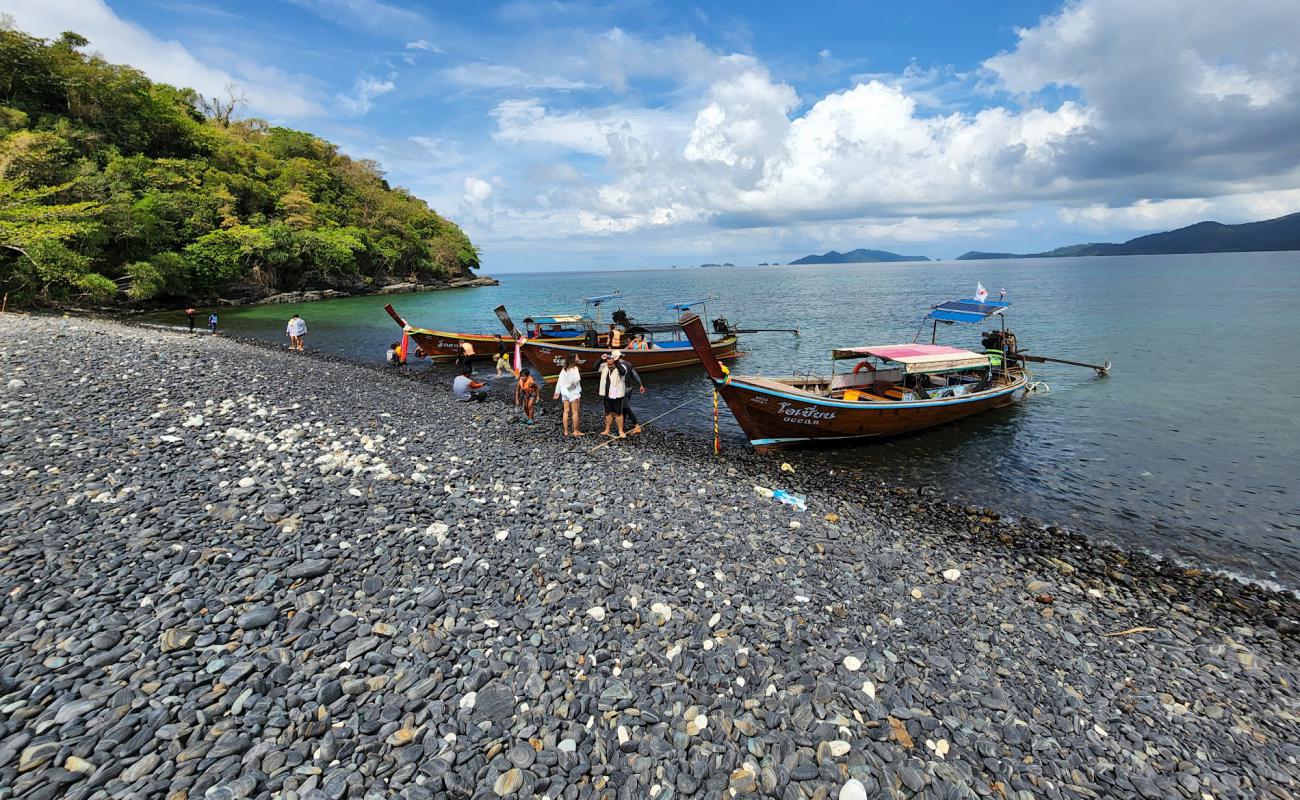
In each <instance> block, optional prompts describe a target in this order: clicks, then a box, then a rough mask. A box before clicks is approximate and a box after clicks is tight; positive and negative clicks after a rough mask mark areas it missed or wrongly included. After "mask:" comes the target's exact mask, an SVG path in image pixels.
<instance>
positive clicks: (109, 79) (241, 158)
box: [0, 29, 479, 303]
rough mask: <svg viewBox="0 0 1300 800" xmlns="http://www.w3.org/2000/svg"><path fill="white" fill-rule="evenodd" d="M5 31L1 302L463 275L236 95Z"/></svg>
mask: <svg viewBox="0 0 1300 800" xmlns="http://www.w3.org/2000/svg"><path fill="white" fill-rule="evenodd" d="M88 45H89V43H88V42H87V40H86V39H85V38H83V37H82V36H79V35H78V34H75V33H71V32H69V33H65V34H63V35H62V36H61V37H60V38H58V39H56V40H53V41H51V40H45V39H38V38H35V37H32V36H28V35H26V34H24V33H21V32H19V31H16V30H12V29H0V290H2V291H4V292H8V293H10V294H11V301H12V300H17V301H19V302H49V303H58V302H67V301H71V300H78V299H82V298H90V299H93V300H95V301H99V302H104V301H110V300H113V299H115V298H116V299H126V298H129V299H132V300H149V299H153V298H176V299H210V298H213V297H217V296H220V295H221V293H223V292H226V291H231V290H236V291H237V290H239V289H240V288H244V289H250V290H253V291H258V290H260V291H261V292H263V293H268V292H271V291H282V290H289V289H297V288H302V287H304V286H308V285H311V286H329V285H340V286H359V285H364V284H382V283H387V282H394V281H425V282H427V281H429V280H438V279H445V278H448V277H453V276H464V275H467V274H469V270H471V269H476V268H477V267H478V266H479V260H478V251H477V249H476V248H475V247H474V245H473V244H472V243H471V242H470V241H469V238H468V237H466V236H465V234H464V232H463V231H461V229H460V228H459V227H457V226H456V225H455V224H454V223H452V222H450V221H448V220H446V219H445V218H443V217H442V216H440V215H438V214H437V213H436V212H434V211H433V210H432V209H430V208H429V207H428V205H427V204H425V202H424V201H422V200H420V199H418V198H416V197H414V196H412V195H411V194H410V193H409V192H407V191H406V190H404V189H401V188H394V187H391V186H389V185H388V182H387V181H385V180H384V177H383V173H382V172H381V171H380V169H379V167H378V165H377V164H375V163H374V162H372V161H366V160H356V159H352V158H349V157H348V156H347V155H345V154H343V153H340V152H339V150H338V148H337V147H336V146H335V145H333V144H331V143H329V142H327V141H325V140H323V139H320V138H319V137H316V136H313V135H312V134H309V133H304V132H302V131H296V130H291V129H288V128H281V127H273V126H270V125H268V124H267V123H266V122H264V121H262V120H259V119H251V118H250V119H238V118H236V115H235V111H236V109H237V107H238V103H239V100H240V98H239V95H238V94H237V90H235V88H234V87H230V89H229V98H226V99H221V98H205V97H201V96H199V95H198V94H197V93H196V92H195V91H194V90H192V89H178V88H176V87H173V86H169V85H167V84H163V83H155V82H153V81H150V80H149V79H148V78H146V77H145V76H144V75H143V74H142V73H140V72H139V71H137V70H135V69H132V68H131V67H128V66H123V65H119V64H109V63H107V62H106V61H105V60H104V59H103V58H101V57H100V56H99V55H97V54H89V53H87V52H86V50H87V47H88Z"/></svg>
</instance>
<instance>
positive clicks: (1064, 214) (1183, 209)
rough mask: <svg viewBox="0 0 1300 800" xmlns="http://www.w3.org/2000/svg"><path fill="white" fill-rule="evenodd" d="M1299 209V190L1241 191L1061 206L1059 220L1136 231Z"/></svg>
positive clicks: (1104, 230) (1091, 227) (1268, 215)
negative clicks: (1165, 198)
mask: <svg viewBox="0 0 1300 800" xmlns="http://www.w3.org/2000/svg"><path fill="white" fill-rule="evenodd" d="M1297 210H1300V189H1283V190H1278V191H1268V192H1245V193H1242V194H1232V195H1223V196H1219V197H1191V198H1181V199H1174V200H1149V199H1144V200H1139V201H1137V202H1136V203H1131V204H1129V205H1124V206H1108V205H1106V204H1104V203H1094V204H1091V205H1088V206H1083V207H1080V208H1063V209H1061V210H1060V212H1059V216H1060V218H1061V220H1062V221H1063V222H1065V223H1067V224H1069V225H1071V226H1075V227H1078V228H1080V229H1082V230H1085V231H1094V232H1102V233H1107V232H1112V231H1113V232H1117V233H1136V232H1150V231H1162V230H1168V229H1171V228H1181V227H1184V226H1187V225H1191V224H1193V223H1196V222H1201V221H1203V220H1215V221H1217V222H1222V223H1225V224H1228V225H1232V224H1238V223H1242V222H1253V221H1255V220H1260V219H1271V218H1273V217H1280V216H1283V215H1285V214H1292V213H1295V212H1296V211H1297Z"/></svg>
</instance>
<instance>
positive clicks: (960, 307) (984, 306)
mask: <svg viewBox="0 0 1300 800" xmlns="http://www.w3.org/2000/svg"><path fill="white" fill-rule="evenodd" d="M1009 308H1011V303H1010V302H1008V301H1006V300H988V299H984V300H981V299H979V298H977V297H967V298H964V299H961V300H948V301H946V302H943V303H940V304H939V305H937V306H933V307H932V308H931V309H930V313H928V314H926V315H925V318H924V319H922V320H921V327H919V328H917V330H916V335H915V336H913V337H912V341H913V342H915V341H916V340H917V339H920V338H921V332H922V331H924V330H925V323H926V322H932V323H933V324H932V325H931V327H930V344H934V343H935V341H936V340H937V339H938V338H939V323H940V322H942V323H943V324H944V325H954V324H962V325H978V324H981V323H983V322H984V321H985V320H986V319H988V318H989V317H997V318H998V320H999V321H1000V322H1001V323H1002V330H1004V331H1005V330H1006V329H1007V317H1006V311H1007V309H1009Z"/></svg>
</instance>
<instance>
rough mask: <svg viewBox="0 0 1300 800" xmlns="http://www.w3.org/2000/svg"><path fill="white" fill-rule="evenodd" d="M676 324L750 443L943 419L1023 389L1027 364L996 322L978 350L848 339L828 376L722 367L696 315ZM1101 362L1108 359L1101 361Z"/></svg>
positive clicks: (968, 304) (858, 433)
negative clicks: (841, 367)
mask: <svg viewBox="0 0 1300 800" xmlns="http://www.w3.org/2000/svg"><path fill="white" fill-rule="evenodd" d="M1009 305H1010V304H1009V303H1001V302H991V301H984V300H983V299H980V300H958V301H953V302H951V303H944V304H943V305H941V306H938V307H936V308H935V309H934V310H933V311H931V312H930V314H929V315H928V316H927V319H933V320H934V321H935V331H936V332H937V330H938V325H939V323H940V322H944V323H951V322H982V321H984V320H985V319H986V318H987V317H990V316H995V315H996V316H999V317H1001V315H1002V312H1003V311H1005V310H1006V308H1007V307H1008V306H1009ZM681 324H682V328H683V330H684V331H685V332H686V336H687V337H688V338H689V340H690V342H691V344H692V346H694V348H695V352H696V354H697V355H698V356H699V358H700V361H701V363H703V364H704V369H705V371H706V372H707V373H708V375H709V377H710V378H711V379H712V380H713V384H714V387H715V389H716V390H717V392H718V393H719V394H720V395H722V398H723V399H724V400H725V401H726V403H727V407H728V408H730V409H731V413H732V414H733V415H735V417H736V421H737V422H738V423H740V427H741V429H742V430H744V432H745V435H746V437H748V439H749V443H750V444H751V445H753V447H754V448H755V449H756V450H758V451H759V452H766V451H768V450H772V449H777V448H783V447H790V446H794V445H802V444H810V443H833V444H847V443H853V442H862V441H868V440H872V439H881V438H885V437H889V436H897V435H899V434H904V433H910V432H912V431H918V430H922V429H924V428H930V427H934V426H936V425H943V424H945V423H948V422H952V421H954V420H958V419H962V418H963V417H968V416H970V415H972V414H977V413H979V412H981V411H986V410H988V409H991V408H998V407H1000V406H1005V405H1009V404H1011V403H1013V402H1015V401H1017V400H1019V399H1021V398H1023V397H1024V396H1025V394H1026V392H1027V391H1028V383H1029V373H1028V372H1027V371H1026V370H1025V369H1024V367H1023V361H1022V360H1021V359H1020V358H1019V357H1018V356H1019V354H1018V353H1017V352H1016V349H1015V336H1014V334H1012V333H1011V332H1010V331H1007V330H1006V323H1005V320H1004V321H1003V326H1002V330H1001V331H992V332H990V333H988V334H985V352H983V353H976V352H973V351H971V350H963V349H960V348H956V347H945V346H943V345H938V344H934V343H933V338H932V340H931V344H915V343H913V344H897V345H881V346H878V347H850V348H842V349H837V350H834V351H832V353H831V358H832V364H834V362H838V361H843V360H849V359H852V360H855V361H857V362H858V364H857V366H856V367H855V368H854V369H853V370H852V371H851V372H849V373H847V374H839V375H837V374H835V372H834V370H833V369H832V373H831V376H830V377H829V378H823V377H814V376H807V377H801V376H790V377H777V378H765V377H760V376H757V375H731V374H729V372H728V371H727V370H726V368H724V367H723V366H722V365H721V364H720V363H719V362H718V361H717V360H716V359H715V358H713V357H712V353H711V349H710V347H709V338H708V334H707V333H706V332H705V329H704V323H703V322H701V320H700V318H699V317H698V316H697V315H695V314H686V315H685V316H683V318H682V321H681ZM1107 366H1109V364H1108V365H1107Z"/></svg>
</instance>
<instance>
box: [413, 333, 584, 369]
mask: <svg viewBox="0 0 1300 800" xmlns="http://www.w3.org/2000/svg"><path fill="white" fill-rule="evenodd" d="M410 335H411V338H412V339H414V340H415V343H416V345H418V346H419V348H420V349H421V350H423V351H424V352H425V354H426V355H427V356H428V357H429V358H430V359H432V360H433V361H435V362H438V363H448V362H451V361H455V360H457V359H459V358H460V357H461V355H462V354H463V352H464V349H463V348H462V346H461V343H462V342H468V343H469V344H470V346H471V347H473V348H474V355H473V356H471V358H473V359H482V358H494V357H495V356H496V354H497V347H498V344H499V342H500V341H501V340H498V339H497V337H496V336H493V335H491V334H486V333H452V332H449V331H431V330H426V329H424V328H412V329H411V331H410ZM573 338H576V334H575V335H574V336H564V337H555V338H549V337H548V338H544V339H539V340H537V341H539V342H564V341H570V340H572V339H573ZM504 341H505V344H506V353H507V355H508V354H511V353H514V351H515V350H514V348H515V345H514V342H511V341H510V338H509V337H505V338H504Z"/></svg>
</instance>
